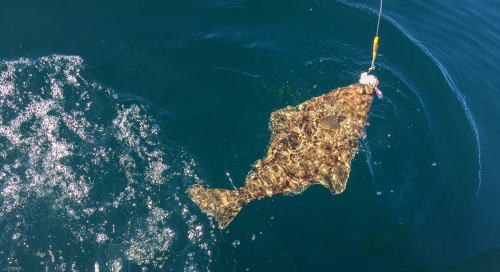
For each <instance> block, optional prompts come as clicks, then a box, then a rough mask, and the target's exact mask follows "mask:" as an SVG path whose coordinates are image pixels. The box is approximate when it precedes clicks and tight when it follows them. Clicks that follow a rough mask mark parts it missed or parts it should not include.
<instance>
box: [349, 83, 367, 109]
mask: <svg viewBox="0 0 500 272" xmlns="http://www.w3.org/2000/svg"><path fill="white" fill-rule="evenodd" d="M350 87H351V88H349V89H348V90H347V92H346V95H345V98H344V101H345V102H346V104H347V105H348V106H349V107H350V108H352V109H353V110H354V111H356V112H358V113H362V112H364V113H366V114H368V111H369V110H370V106H371V104H372V100H373V95H372V94H373V89H372V88H371V87H370V86H369V85H367V84H361V83H356V84H353V85H351V86H350Z"/></svg>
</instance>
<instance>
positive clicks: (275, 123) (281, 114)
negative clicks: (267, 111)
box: [269, 106, 297, 135]
mask: <svg viewBox="0 0 500 272" xmlns="http://www.w3.org/2000/svg"><path fill="white" fill-rule="evenodd" d="M296 111H297V107H290V106H288V107H286V108H284V109H281V110H277V111H275V112H273V113H271V119H270V121H269V129H271V132H272V133H273V135H277V134H280V133H281V132H283V131H285V128H284V124H286V123H287V121H288V120H289V118H290V115H292V114H293V113H294V112H296Z"/></svg>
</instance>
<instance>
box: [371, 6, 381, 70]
mask: <svg viewBox="0 0 500 272" xmlns="http://www.w3.org/2000/svg"><path fill="white" fill-rule="evenodd" d="M381 15H382V0H380V10H379V12H378V21H377V33H376V34H375V40H373V60H372V66H371V67H370V69H368V73H370V72H371V71H372V70H374V69H375V58H376V57H377V49H378V30H379V26H380V17H381Z"/></svg>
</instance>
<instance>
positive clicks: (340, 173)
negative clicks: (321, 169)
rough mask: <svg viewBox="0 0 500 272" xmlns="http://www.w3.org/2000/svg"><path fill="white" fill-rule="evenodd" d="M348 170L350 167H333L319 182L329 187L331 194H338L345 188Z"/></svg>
mask: <svg viewBox="0 0 500 272" xmlns="http://www.w3.org/2000/svg"><path fill="white" fill-rule="evenodd" d="M350 171H351V168H350V167H347V166H338V167H335V168H334V169H333V171H332V173H330V174H328V175H326V176H325V177H323V180H322V181H321V184H323V186H325V187H326V188H328V189H330V191H331V192H332V194H334V195H336V194H340V193H342V192H343V191H344V190H345V187H346V185H347V179H348V178H349V172H350Z"/></svg>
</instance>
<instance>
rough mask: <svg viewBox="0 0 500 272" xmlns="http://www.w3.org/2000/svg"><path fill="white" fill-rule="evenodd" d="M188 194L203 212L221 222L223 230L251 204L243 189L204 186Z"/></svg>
mask: <svg viewBox="0 0 500 272" xmlns="http://www.w3.org/2000/svg"><path fill="white" fill-rule="evenodd" d="M188 194H189V198H191V200H192V201H193V202H194V203H196V205H198V206H199V207H200V208H201V211H202V212H204V213H206V214H207V215H208V216H212V217H214V218H215V219H216V220H217V222H219V227H220V228H221V229H224V228H225V227H226V226H227V225H229V223H231V221H232V220H233V219H234V217H235V216H236V215H237V214H238V212H239V211H240V210H241V208H243V206H245V205H246V204H248V202H250V199H248V197H245V195H246V194H244V193H243V190H242V189H235V190H225V189H206V188H204V187H203V186H195V187H193V188H191V189H189V190H188Z"/></svg>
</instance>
